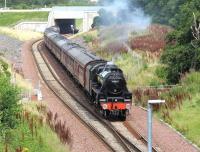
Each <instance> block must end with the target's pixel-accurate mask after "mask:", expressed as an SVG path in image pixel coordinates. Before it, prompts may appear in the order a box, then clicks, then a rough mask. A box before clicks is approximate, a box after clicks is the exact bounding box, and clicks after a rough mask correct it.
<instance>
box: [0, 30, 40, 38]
mask: <svg viewBox="0 0 200 152" xmlns="http://www.w3.org/2000/svg"><path fill="white" fill-rule="evenodd" d="M0 34H5V35H8V36H10V37H13V38H15V39H18V40H20V41H27V40H31V39H38V38H41V37H42V34H41V33H38V32H33V31H25V30H14V29H11V28H7V27H0Z"/></svg>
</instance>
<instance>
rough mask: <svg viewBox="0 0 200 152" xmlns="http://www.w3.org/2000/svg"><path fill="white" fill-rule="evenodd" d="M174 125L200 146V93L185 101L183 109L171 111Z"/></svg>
mask: <svg viewBox="0 0 200 152" xmlns="http://www.w3.org/2000/svg"><path fill="white" fill-rule="evenodd" d="M170 116H171V117H172V126H173V127H174V128H176V129H177V130H178V131H180V132H181V133H183V134H184V135H185V136H186V137H187V138H188V139H189V140H191V141H192V142H194V143H196V144H197V145H198V146H200V121H199V120H200V94H198V95H196V96H193V97H192V100H186V101H184V104H183V106H182V107H181V110H179V109H176V110H174V111H171V112H170Z"/></svg>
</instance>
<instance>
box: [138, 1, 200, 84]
mask: <svg viewBox="0 0 200 152" xmlns="http://www.w3.org/2000/svg"><path fill="white" fill-rule="evenodd" d="M139 3H140V5H141V6H142V7H143V8H144V10H145V12H146V13H148V14H151V15H152V16H153V21H154V22H156V23H162V24H168V25H171V26H173V27H174V28H175V30H174V31H172V32H171V33H170V34H169V35H168V36H167V39H166V40H167V47H166V48H165V51H164V53H163V54H162V57H161V62H162V63H164V64H166V65H167V79H168V82H169V83H178V82H179V80H180V78H181V76H182V75H184V74H185V73H186V72H189V70H190V69H194V70H199V68H200V67H199V63H200V60H199V59H200V58H199V46H200V45H195V47H194V46H193V45H191V42H194V43H195V44H199V43H200V42H199V40H195V41H194V39H195V38H194V37H193V35H192V30H191V26H193V25H194V22H197V24H198V23H199V20H200V13H199V6H200V1H199V0H191V1H186V0H169V1H163V0H152V1H145V0H141V1H140V2H139ZM158 12H159V13H158ZM193 13H194V14H195V16H196V19H197V20H195V21H194V17H193ZM174 14H175V15H174ZM194 43H193V44H194Z"/></svg>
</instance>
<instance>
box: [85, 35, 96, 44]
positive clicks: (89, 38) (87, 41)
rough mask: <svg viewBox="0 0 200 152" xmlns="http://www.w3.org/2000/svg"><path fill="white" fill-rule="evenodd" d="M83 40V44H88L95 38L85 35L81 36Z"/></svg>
mask: <svg viewBox="0 0 200 152" xmlns="http://www.w3.org/2000/svg"><path fill="white" fill-rule="evenodd" d="M83 39H84V41H85V43H89V42H92V41H94V39H95V37H94V36H93V35H91V34H87V35H83Z"/></svg>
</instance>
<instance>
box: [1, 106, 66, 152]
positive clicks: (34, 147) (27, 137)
mask: <svg viewBox="0 0 200 152" xmlns="http://www.w3.org/2000/svg"><path fill="white" fill-rule="evenodd" d="M24 107H28V109H30V107H31V108H32V110H34V111H31V112H30V113H28V112H27V111H26V110H27V108H24V113H23V114H22V115H21V116H20V122H19V125H18V126H17V128H15V129H13V130H10V131H9V135H8V136H7V138H6V142H1V143H0V150H1V151H6V149H7V151H11V152H12V151H13V152H14V151H17V149H18V150H19V151H20V150H21V151H27V152H28V151H30V152H39V151H42V152H55V151H57V152H65V151H66V149H67V148H66V147H65V146H64V145H63V144H61V142H60V140H59V138H58V136H57V135H56V134H55V133H54V132H53V131H52V130H51V129H50V127H49V126H48V125H47V124H45V123H44V122H43V121H42V119H41V118H42V117H39V116H38V115H37V114H36V105H35V104H30V103H29V104H26V105H24Z"/></svg>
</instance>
